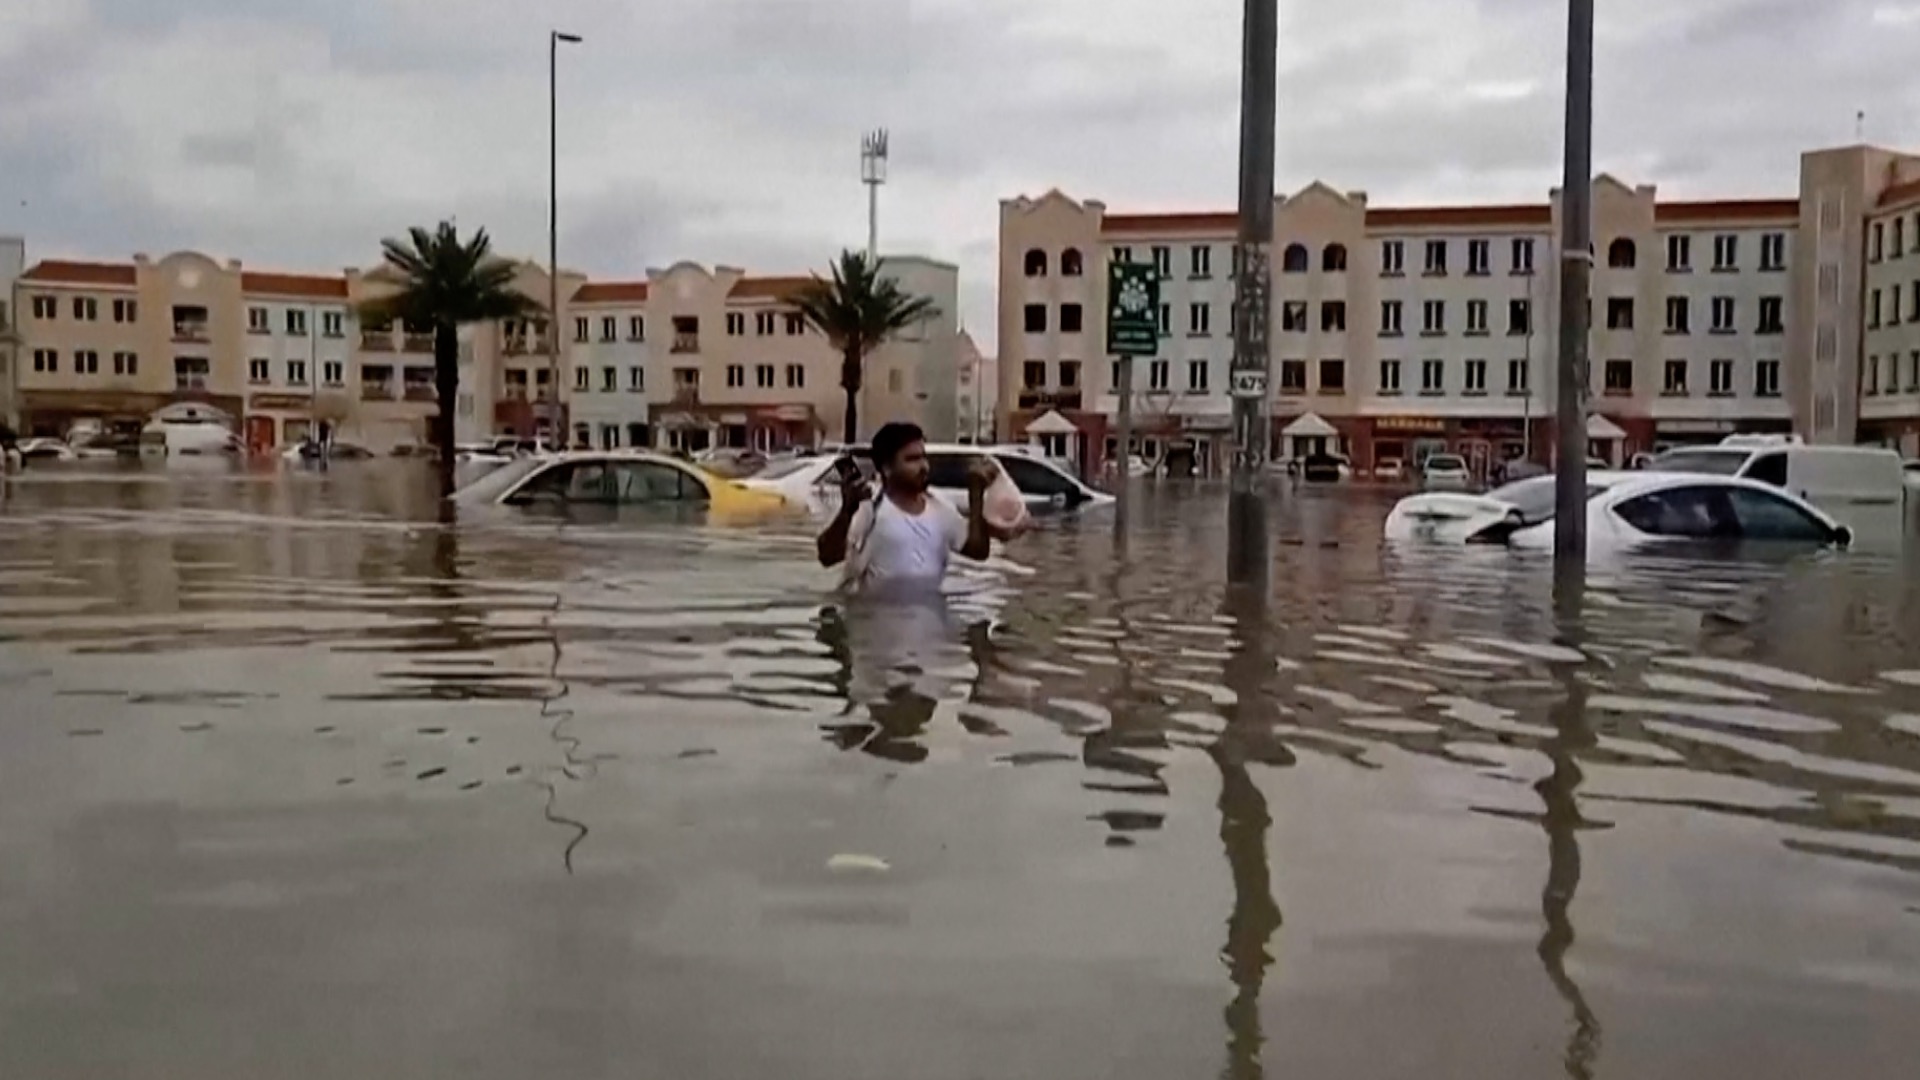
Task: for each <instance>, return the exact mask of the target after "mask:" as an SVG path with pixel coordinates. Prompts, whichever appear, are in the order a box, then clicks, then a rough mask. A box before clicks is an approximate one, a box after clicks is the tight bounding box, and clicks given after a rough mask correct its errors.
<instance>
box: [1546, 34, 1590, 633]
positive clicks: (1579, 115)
mask: <svg viewBox="0 0 1920 1080" xmlns="http://www.w3.org/2000/svg"><path fill="white" fill-rule="evenodd" d="M1592 184H1593V0H1568V3H1567V118H1566V175H1565V177H1564V178H1563V180H1562V181H1561V188H1560V365H1559V379H1558V383H1559V385H1558V386H1557V388H1556V389H1557V391H1558V392H1557V394H1556V398H1557V400H1556V406H1557V407H1556V409H1555V413H1554V423H1555V425H1556V427H1557V442H1558V444H1559V455H1558V457H1559V460H1558V461H1557V462H1556V463H1555V466H1554V468H1555V474H1556V480H1557V482H1556V484H1555V489H1554V519H1553V570H1554V573H1553V584H1554V596H1555V598H1556V600H1557V601H1563V602H1571V603H1574V604H1577V603H1578V602H1579V601H1578V597H1579V594H1580V591H1581V589H1582V588H1583V587H1584V585H1585V583H1586V569H1587V418H1586V409H1585V407H1584V400H1583V399H1584V398H1585V396H1586V382H1587V318H1588V311H1587V293H1588V279H1589V277H1590V275H1591V274H1592V271H1593V211H1592Z"/></svg>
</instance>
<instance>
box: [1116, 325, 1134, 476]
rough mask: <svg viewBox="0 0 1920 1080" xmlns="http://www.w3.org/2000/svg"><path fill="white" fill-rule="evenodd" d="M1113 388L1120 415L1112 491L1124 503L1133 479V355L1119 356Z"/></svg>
mask: <svg viewBox="0 0 1920 1080" xmlns="http://www.w3.org/2000/svg"><path fill="white" fill-rule="evenodd" d="M1114 390H1115V392H1116V393H1118V394H1119V395H1120V409H1119V412H1120V416H1119V419H1118V427H1119V430H1118V431H1117V432H1116V433H1115V435H1114V438H1115V440H1116V443H1117V445H1116V446H1115V449H1114V472H1113V477H1114V479H1113V485H1114V493H1115V494H1116V495H1118V496H1119V498H1120V501H1121V502H1122V503H1125V502H1126V501H1127V489H1128V488H1130V487H1132V483H1131V481H1132V479H1133V473H1132V472H1131V469H1130V467H1131V466H1132V464H1133V357H1131V356H1125V355H1123V356H1121V357H1120V385H1119V386H1117V387H1115V388H1114Z"/></svg>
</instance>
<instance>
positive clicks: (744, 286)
mask: <svg viewBox="0 0 1920 1080" xmlns="http://www.w3.org/2000/svg"><path fill="white" fill-rule="evenodd" d="M812 282H813V279H812V278H811V277H763V278H741V279H740V280H739V281H736V282H734V283H733V289H732V291H730V292H728V293H727V299H729V300H785V299H787V298H789V297H791V296H792V295H793V294H794V292H795V291H797V290H799V289H801V288H802V287H804V286H806V285H810V284H812Z"/></svg>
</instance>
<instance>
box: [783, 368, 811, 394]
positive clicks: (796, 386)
mask: <svg viewBox="0 0 1920 1080" xmlns="http://www.w3.org/2000/svg"><path fill="white" fill-rule="evenodd" d="M806 385H807V369H806V367H805V366H804V365H801V364H788V365H787V389H789V390H803V389H805V388H806Z"/></svg>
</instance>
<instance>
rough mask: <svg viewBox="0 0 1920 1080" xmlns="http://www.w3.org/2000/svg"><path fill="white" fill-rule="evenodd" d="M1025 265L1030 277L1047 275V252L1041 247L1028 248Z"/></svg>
mask: <svg viewBox="0 0 1920 1080" xmlns="http://www.w3.org/2000/svg"><path fill="white" fill-rule="evenodd" d="M1024 266H1025V268H1026V274H1027V276H1028V277H1046V276H1047V253H1046V252H1044V251H1041V250H1040V249H1039V248H1028V249H1027V254H1026V258H1025V260H1024Z"/></svg>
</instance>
